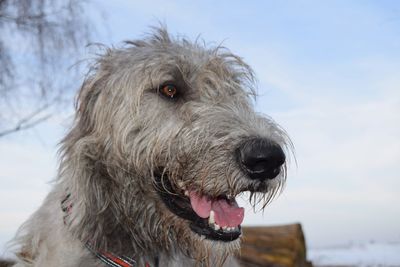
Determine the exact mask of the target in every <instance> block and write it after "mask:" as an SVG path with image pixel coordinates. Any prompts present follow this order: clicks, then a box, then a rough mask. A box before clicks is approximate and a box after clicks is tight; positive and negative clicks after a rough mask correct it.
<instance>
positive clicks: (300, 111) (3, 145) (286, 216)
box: [0, 0, 400, 247]
mask: <svg viewBox="0 0 400 267" xmlns="http://www.w3.org/2000/svg"><path fill="white" fill-rule="evenodd" d="M96 3H99V5H100V7H99V10H101V11H102V12H103V13H105V15H106V17H107V19H106V21H105V22H100V20H99V17H100V16H99V15H97V16H96V17H97V19H96V21H99V24H98V29H99V34H98V36H97V37H96V39H95V40H94V41H98V42H103V43H106V44H118V43H119V42H121V41H123V40H127V39H134V38H140V37H141V36H143V33H144V32H146V31H149V28H148V26H149V25H156V24H157V23H158V21H162V22H164V23H165V24H167V26H168V28H169V29H170V31H171V32H172V33H174V34H177V33H179V34H184V35H186V36H188V37H190V38H192V39H194V38H196V37H197V36H198V35H199V34H201V36H202V38H203V39H205V40H206V41H207V42H210V43H214V44H219V43H221V42H223V43H224V45H225V46H227V47H228V48H230V49H231V50H232V51H233V52H235V53H237V54H239V55H240V56H242V57H243V58H244V59H245V60H246V61H247V62H248V63H249V64H250V65H251V66H252V67H253V69H254V70H255V73H256V74H257V77H258V79H259V94H260V97H259V98H258V102H257V104H256V107H257V110H258V111H260V112H262V113H265V114H268V115H270V116H272V117H273V118H274V119H275V120H276V121H277V122H278V123H280V124H281V125H282V126H283V127H284V128H285V129H286V130H287V131H288V133H289V135H290V136H291V137H292V140H293V143H294V145H295V148H296V155H297V162H298V166H297V167H296V166H295V165H294V164H292V166H291V168H290V170H289V177H288V182H287V188H286V190H285V192H284V193H283V194H282V195H281V196H280V197H279V198H278V199H276V200H275V201H274V202H273V203H272V204H271V206H270V207H269V208H267V209H266V211H265V212H264V215H263V214H257V215H254V214H253V213H252V212H250V211H249V212H247V213H246V218H245V223H246V224H277V223H291V222H301V223H302V224H303V226H304V229H305V233H306V238H307V242H308V244H309V246H311V247H318V246H328V245H332V244H343V243H346V242H349V241H364V240H370V239H375V240H382V241H388V240H400V227H399V225H400V194H399V193H400V190H399V188H400V177H399V176H400V175H399V173H400V167H399V166H400V140H399V136H400V126H399V125H400V2H399V1H394V0H393V1H344V0H343V1H196V2H195V1H191V2H189V1H161V0H159V1H122V0H117V1H97V2H96ZM94 12H95V11H93V13H94ZM96 12H97V11H96ZM88 13H90V14H92V12H89V11H88ZM97 14H98V13H97ZM71 106H72V105H71ZM68 112H70V111H66V113H68ZM63 118H64V117H63V116H62V117H55V118H53V119H52V120H51V121H49V122H48V123H46V124H45V125H42V126H40V127H38V128H37V129H35V130H32V131H29V132H26V133H23V134H17V135H14V136H12V137H8V138H3V139H0V150H1V153H0V170H1V171H0V182H1V187H0V216H1V220H0V242H1V243H0V244H3V243H4V242H5V240H6V239H9V238H10V237H11V236H12V234H13V232H14V231H15V229H16V227H17V226H18V225H19V224H20V223H21V222H22V221H23V220H24V219H25V218H26V217H27V216H28V215H29V214H30V213H31V212H33V211H34V209H35V208H37V206H38V205H39V204H40V202H41V201H42V199H43V198H44V196H45V195H46V192H47V191H48V190H49V188H50V186H49V185H46V184H45V183H46V181H50V180H51V179H52V178H54V174H55V169H56V166H57V161H56V158H55V153H56V146H55V145H56V143H57V142H58V141H59V139H60V138H61V136H62V135H63V133H64V132H65V126H67V125H68V121H66V120H65V119H63ZM63 127H64V128H63Z"/></svg>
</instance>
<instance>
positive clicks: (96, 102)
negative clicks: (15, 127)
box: [62, 29, 290, 255]
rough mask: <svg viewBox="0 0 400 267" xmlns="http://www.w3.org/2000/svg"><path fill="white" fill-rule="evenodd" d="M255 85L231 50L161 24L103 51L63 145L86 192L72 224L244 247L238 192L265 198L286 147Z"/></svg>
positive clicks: (149, 243) (204, 245) (276, 186)
mask: <svg viewBox="0 0 400 267" xmlns="http://www.w3.org/2000/svg"><path fill="white" fill-rule="evenodd" d="M254 83H255V81H254V76H253V73H252V71H251V69H250V67H249V66H248V65H247V64H245V63H244V62H243V60H242V59H241V58H240V57H238V56H236V55H234V54H232V53H231V52H229V51H228V50H227V49H225V48H223V47H221V46H218V47H213V48H207V47H206V46H205V45H204V44H202V43H200V42H196V43H191V42H189V41H187V40H186V39H183V38H182V39H179V38H172V37H170V36H169V35H168V33H167V32H166V31H165V30H163V29H158V30H157V31H156V33H155V34H153V35H151V36H149V37H147V38H145V39H143V40H139V41H132V42H127V45H126V46H124V47H123V48H118V49H117V48H113V49H108V50H106V52H105V53H104V54H103V55H102V56H101V57H100V58H99V59H98V61H97V63H96V65H95V66H94V68H93V71H92V72H91V74H90V75H89V76H88V77H87V79H86V81H85V82H84V84H83V86H82V89H81V91H80V94H79V97H78V111H77V119H76V124H75V126H74V128H73V129H72V130H71V132H70V134H69V135H68V136H67V138H66V139H65V140H64V143H63V146H64V147H63V148H64V160H63V165H62V174H63V175H62V176H68V177H71V176H72V177H73V178H72V179H71V178H69V180H67V179H66V181H67V182H66V184H67V186H68V188H74V189H73V190H74V191H78V192H80V196H78V197H77V198H80V200H79V201H78V202H79V203H80V205H81V207H82V211H81V214H80V215H79V216H80V217H79V216H78V215H76V217H78V219H79V220H80V221H81V224H77V225H80V226H79V227H81V228H82V229H85V231H86V232H85V233H86V235H90V236H92V238H93V237H99V238H101V236H103V237H104V236H105V237H107V238H114V239H115V237H116V234H115V232H117V233H118V235H124V236H123V237H122V236H121V237H120V238H121V240H130V242H132V244H133V245H134V246H135V247H134V249H140V248H146V249H147V250H150V249H152V248H154V247H158V248H159V249H163V250H164V251H172V250H173V248H175V247H180V248H181V249H182V250H184V251H185V252H187V253H188V254H192V253H191V252H193V251H199V250H202V251H204V249H205V250H207V249H210V248H211V247H213V246H218V248H219V249H222V250H224V251H231V250H232V249H233V248H237V247H238V241H237V240H238V238H239V237H240V235H241V228H240V225H241V223H242V221H243V216H244V210H243V208H241V207H239V206H238V204H237V202H236V200H235V198H237V197H238V196H239V195H241V194H243V193H244V192H250V194H249V196H250V201H251V202H252V203H253V204H254V205H255V204H257V203H258V202H261V203H260V205H262V207H263V206H265V205H266V203H267V202H268V201H269V200H270V199H271V198H272V197H273V196H274V195H275V194H276V193H277V192H278V191H279V190H280V189H281V186H282V184H283V182H284V180H285V174H286V167H285V166H286V163H285V162H286V161H285V159H286V155H287V153H288V150H289V149H290V141H289V139H288V138H287V136H286V134H285V132H284V131H283V130H282V129H281V128H280V127H279V126H278V125H277V124H276V123H274V121H273V120H272V119H270V118H268V117H266V116H263V115H261V114H258V113H256V112H255V111H254V107H253V101H254V97H255V89H254V88H255V85H254ZM66 174H67V175H66ZM71 181H73V182H71ZM99 229H100V230H99ZM78 232H79V231H78ZM81 232H82V233H83V232H84V231H83V230H82V231H81ZM123 233H124V234H123ZM127 236H128V237H127ZM105 240H106V239H105ZM105 242H107V240H106V241H105ZM113 242H114V243H115V240H114V241H113ZM121 242H123V241H121ZM109 243H111V242H109ZM202 255H204V254H202Z"/></svg>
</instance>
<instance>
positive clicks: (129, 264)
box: [85, 242, 150, 267]
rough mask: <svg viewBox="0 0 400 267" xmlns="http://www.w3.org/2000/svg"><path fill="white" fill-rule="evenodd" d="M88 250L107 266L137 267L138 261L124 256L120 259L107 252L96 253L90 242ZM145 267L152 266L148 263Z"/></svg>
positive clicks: (87, 246) (87, 244)
mask: <svg viewBox="0 0 400 267" xmlns="http://www.w3.org/2000/svg"><path fill="white" fill-rule="evenodd" d="M85 246H86V248H87V249H88V250H89V251H90V252H92V253H93V254H94V255H95V256H96V257H97V258H98V259H99V260H101V261H102V262H104V263H105V264H107V266H112V267H136V266H137V265H136V261H134V260H133V259H131V258H129V257H126V256H122V257H118V256H116V255H114V254H112V253H109V252H105V251H96V250H94V249H93V247H92V245H91V244H90V242H87V243H86V245H85ZM145 267H150V264H148V263H147V262H146V264H145Z"/></svg>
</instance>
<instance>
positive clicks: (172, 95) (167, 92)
mask: <svg viewBox="0 0 400 267" xmlns="http://www.w3.org/2000/svg"><path fill="white" fill-rule="evenodd" d="M159 92H160V93H161V94H162V95H163V96H165V97H167V98H169V99H176V98H177V97H178V96H179V91H178V88H176V86H175V85H173V84H165V85H162V86H161V87H160V89H159Z"/></svg>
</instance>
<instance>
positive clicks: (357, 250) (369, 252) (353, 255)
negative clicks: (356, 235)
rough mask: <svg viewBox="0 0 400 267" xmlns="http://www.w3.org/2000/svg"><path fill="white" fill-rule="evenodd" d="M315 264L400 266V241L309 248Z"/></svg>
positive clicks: (359, 266) (371, 266) (367, 266)
mask: <svg viewBox="0 0 400 267" xmlns="http://www.w3.org/2000/svg"><path fill="white" fill-rule="evenodd" d="M308 258H309V260H311V261H312V262H313V264H314V266H358V267H378V266H382V267H383V266H385V267H386V266H390V267H395V266H396V267H399V266H400V242H395V243H376V242H372V241H371V242H369V243H364V244H349V245H343V246H337V247H331V248H315V249H309V250H308Z"/></svg>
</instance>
